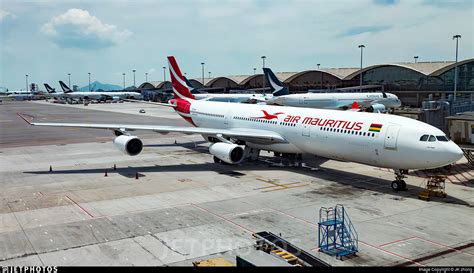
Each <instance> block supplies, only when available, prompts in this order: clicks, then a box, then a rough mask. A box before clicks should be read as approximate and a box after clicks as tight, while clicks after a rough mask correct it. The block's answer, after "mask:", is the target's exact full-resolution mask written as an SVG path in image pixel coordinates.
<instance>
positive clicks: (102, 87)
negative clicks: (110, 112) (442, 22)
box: [79, 81, 123, 91]
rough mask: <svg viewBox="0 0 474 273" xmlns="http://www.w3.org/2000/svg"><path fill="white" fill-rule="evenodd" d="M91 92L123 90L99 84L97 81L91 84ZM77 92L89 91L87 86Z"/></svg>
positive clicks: (115, 86)
mask: <svg viewBox="0 0 474 273" xmlns="http://www.w3.org/2000/svg"><path fill="white" fill-rule="evenodd" d="M91 89H92V91H111V90H122V89H123V88H122V87H121V86H118V85H114V84H108V83H101V82H98V81H95V82H91ZM79 91H89V85H86V86H83V87H81V88H79Z"/></svg>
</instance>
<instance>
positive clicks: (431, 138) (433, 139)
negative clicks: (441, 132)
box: [428, 136, 436, 142]
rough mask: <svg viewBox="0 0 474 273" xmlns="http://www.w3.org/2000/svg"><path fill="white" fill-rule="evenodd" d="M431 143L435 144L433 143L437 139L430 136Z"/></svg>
mask: <svg viewBox="0 0 474 273" xmlns="http://www.w3.org/2000/svg"><path fill="white" fill-rule="evenodd" d="M428 141H429V142H433V141H436V138H435V137H434V136H430V138H429V139H428Z"/></svg>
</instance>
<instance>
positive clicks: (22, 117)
mask: <svg viewBox="0 0 474 273" xmlns="http://www.w3.org/2000/svg"><path fill="white" fill-rule="evenodd" d="M16 114H17V115H18V116H19V117H20V118H21V119H23V120H24V121H26V123H28V124H29V125H34V124H33V123H31V122H30V121H29V120H28V119H27V118H26V117H24V116H23V115H22V114H20V113H16Z"/></svg>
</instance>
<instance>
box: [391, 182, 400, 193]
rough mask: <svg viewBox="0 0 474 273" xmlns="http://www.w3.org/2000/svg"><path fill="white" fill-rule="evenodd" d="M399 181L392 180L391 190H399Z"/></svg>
mask: <svg viewBox="0 0 474 273" xmlns="http://www.w3.org/2000/svg"><path fill="white" fill-rule="evenodd" d="M400 186H401V185H400V183H399V182H398V181H397V180H394V181H393V182H392V190H394V191H399V190H400Z"/></svg>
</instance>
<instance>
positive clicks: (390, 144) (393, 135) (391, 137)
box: [384, 125, 400, 150]
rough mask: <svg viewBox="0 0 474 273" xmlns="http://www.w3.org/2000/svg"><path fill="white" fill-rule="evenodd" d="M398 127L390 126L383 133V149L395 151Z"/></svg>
mask: <svg viewBox="0 0 474 273" xmlns="http://www.w3.org/2000/svg"><path fill="white" fill-rule="evenodd" d="M399 131H400V125H390V126H389V127H388V128H387V132H386V133H385V144H384V147H385V149H393V150H394V149H397V139H398V133H399Z"/></svg>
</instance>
